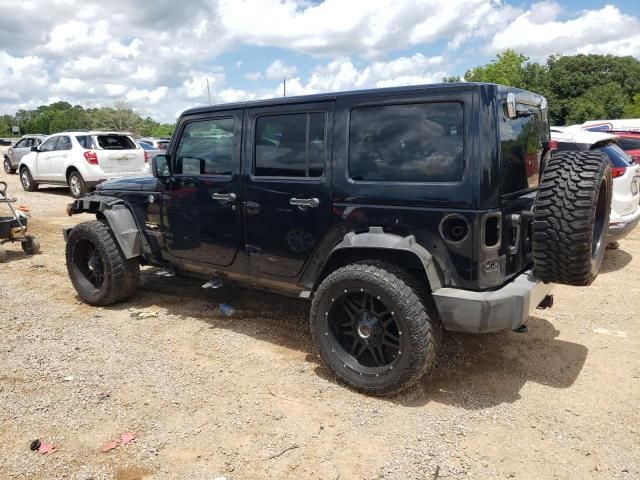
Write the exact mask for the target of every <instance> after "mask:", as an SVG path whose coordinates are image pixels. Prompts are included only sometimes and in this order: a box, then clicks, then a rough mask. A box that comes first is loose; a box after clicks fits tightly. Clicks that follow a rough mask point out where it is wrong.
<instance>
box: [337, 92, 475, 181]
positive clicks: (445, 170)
mask: <svg viewBox="0 0 640 480" xmlns="http://www.w3.org/2000/svg"><path fill="white" fill-rule="evenodd" d="M463 133H464V119H463V112H462V105H461V104H460V103H454V102H449V103H416V104H406V105H380V106H373V107H360V108H355V109H354V110H353V111H352V112H351V123H350V126H349V176H350V178H351V179H352V180H355V181H368V182H456V181H459V180H461V179H462V173H463V171H464V141H463Z"/></svg>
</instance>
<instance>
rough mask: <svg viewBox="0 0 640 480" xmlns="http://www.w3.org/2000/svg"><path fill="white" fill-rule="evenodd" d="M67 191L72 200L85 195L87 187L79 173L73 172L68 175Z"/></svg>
mask: <svg viewBox="0 0 640 480" xmlns="http://www.w3.org/2000/svg"><path fill="white" fill-rule="evenodd" d="M69 190H70V191H71V196H72V197H73V198H80V197H82V196H84V195H85V194H86V193H87V186H86V184H85V183H84V180H83V179H82V175H80V172H78V171H73V172H71V173H70V174H69Z"/></svg>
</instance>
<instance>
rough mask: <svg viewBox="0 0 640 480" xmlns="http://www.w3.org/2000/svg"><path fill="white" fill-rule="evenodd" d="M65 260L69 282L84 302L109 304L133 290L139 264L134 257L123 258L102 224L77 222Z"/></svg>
mask: <svg viewBox="0 0 640 480" xmlns="http://www.w3.org/2000/svg"><path fill="white" fill-rule="evenodd" d="M66 260H67V271H68V272H69V277H70V278H71V283H73V286H74V287H75V289H76V291H77V292H78V294H79V295H80V297H82V299H83V300H85V301H86V302H87V303H90V304H92V305H110V304H113V303H117V302H121V301H123V300H125V299H127V298H128V297H130V296H131V295H132V294H133V293H134V292H135V291H136V287H137V285H138V277H139V275H140V264H139V262H138V260H137V259H136V258H131V259H127V258H125V256H124V254H123V253H122V251H121V250H120V247H119V246H118V244H117V242H116V239H115V237H114V236H113V233H112V232H111V229H110V228H109V227H108V226H106V225H105V224H104V223H102V222H99V221H93V222H86V223H81V224H80V225H77V226H76V227H75V228H74V229H73V230H72V231H71V233H70V234H69V239H68V241H67V250H66Z"/></svg>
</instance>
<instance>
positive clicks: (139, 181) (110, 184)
mask: <svg viewBox="0 0 640 480" xmlns="http://www.w3.org/2000/svg"><path fill="white" fill-rule="evenodd" d="M159 189H160V184H159V183H158V179H157V178H156V177H154V176H152V175H142V176H139V177H120V178H112V179H111V180H107V181H106V182H102V183H99V184H98V185H96V190H97V191H104V190H119V191H129V192H130V191H135V192H140V191H144V192H146V191H149V192H157V191H158V190H159Z"/></svg>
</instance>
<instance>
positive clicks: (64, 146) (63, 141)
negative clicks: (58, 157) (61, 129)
mask: <svg viewBox="0 0 640 480" xmlns="http://www.w3.org/2000/svg"><path fill="white" fill-rule="evenodd" d="M56 150H71V139H70V138H69V137H59V138H58V143H57V144H56Z"/></svg>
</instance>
